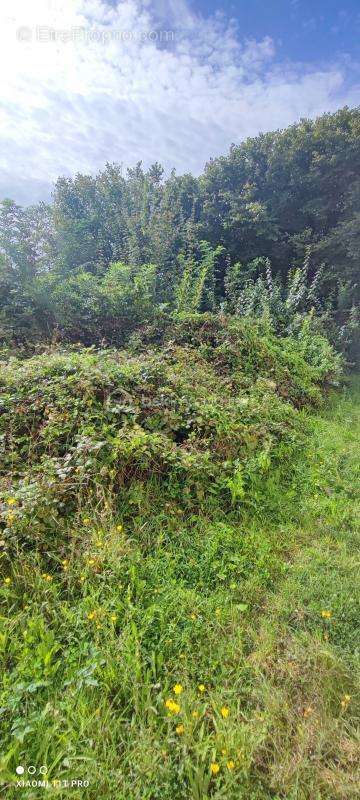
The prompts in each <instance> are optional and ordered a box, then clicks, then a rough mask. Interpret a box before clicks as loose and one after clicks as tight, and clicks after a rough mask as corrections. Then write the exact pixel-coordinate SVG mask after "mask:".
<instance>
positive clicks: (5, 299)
mask: <svg viewBox="0 0 360 800" xmlns="http://www.w3.org/2000/svg"><path fill="white" fill-rule="evenodd" d="M359 231H360V111H359V109H348V108H344V109H342V110H340V111H338V112H337V113H335V114H326V115H324V116H322V117H320V118H319V119H317V120H316V121H315V122H312V121H309V120H303V121H301V122H300V123H298V124H296V125H293V126H291V127H289V128H288V129H286V130H284V131H280V132H275V133H267V134H263V135H260V136H258V137H256V138H254V139H248V140H246V141H245V142H243V143H241V144H240V145H233V146H232V147H231V149H230V152H229V154H228V155H226V156H223V157H220V158H216V159H214V160H212V161H211V162H210V163H209V164H207V166H206V168H205V171H204V173H203V174H202V175H201V176H200V177H199V178H195V177H193V176H192V175H190V174H185V175H181V176H177V175H176V174H175V173H172V174H171V175H170V176H168V177H164V172H163V169H162V167H161V166H160V165H159V164H154V165H153V166H152V167H150V168H149V169H148V170H146V171H144V169H143V168H142V166H141V164H137V166H136V167H134V168H131V169H128V170H127V171H126V174H124V171H123V169H122V167H121V166H119V165H116V164H107V165H106V167H105V169H104V170H103V171H101V172H100V173H99V174H98V175H96V176H90V175H81V174H78V175H76V176H75V177H74V178H66V177H61V178H59V179H58V181H57V183H56V185H55V188H54V193H53V202H52V203H51V204H50V205H49V204H46V203H40V204H38V205H36V206H31V207H28V208H21V207H19V206H18V205H16V203H14V202H13V201H11V200H8V199H6V200H4V201H3V202H2V205H1V217H0V248H1V251H0V252H1V277H0V309H1V311H0V313H1V317H0V319H1V337H2V339H3V341H4V342H7V343H11V342H12V343H15V344H16V345H17V346H19V345H20V344H22V343H27V345H29V343H31V342H32V343H34V342H36V341H39V340H40V341H41V340H47V341H48V340H49V339H51V338H53V337H55V338H56V339H60V340H64V341H74V342H77V341H80V342H83V343H86V344H92V343H95V342H97V343H99V342H100V341H102V342H105V343H108V344H117V345H118V344H121V343H124V341H125V340H126V339H127V338H128V337H129V335H130V334H131V333H132V332H133V331H134V330H136V329H137V328H139V327H140V326H141V325H143V324H144V323H146V322H149V321H151V320H152V319H154V317H156V316H159V314H160V315H161V314H168V313H172V312H173V311H180V312H196V311H220V310H221V311H223V312H229V313H231V314H235V315H238V316H249V315H250V316H258V317H264V316H267V318H268V319H269V322H270V323H271V324H272V325H273V326H274V329H275V330H276V331H278V332H279V333H281V332H294V331H295V330H296V329H297V328H298V327H299V324H300V323H301V320H302V318H303V317H304V315H306V314H307V313H309V312H311V313H312V314H313V316H314V317H316V318H317V319H318V321H319V322H320V321H321V323H322V324H323V326H325V329H326V331H327V334H328V336H330V338H331V340H332V341H333V342H334V344H335V345H336V346H337V345H339V346H340V347H341V348H342V349H346V348H348V349H349V348H350V350H351V342H353V341H354V338H355V335H356V332H357V331H358V316H357V311H356V306H357V303H358V300H359V291H360V290H359V282H358V278H359V262H358V258H359V246H360V238H359V237H360V233H359ZM350 357H351V358H354V353H353V352H351V356H350Z"/></svg>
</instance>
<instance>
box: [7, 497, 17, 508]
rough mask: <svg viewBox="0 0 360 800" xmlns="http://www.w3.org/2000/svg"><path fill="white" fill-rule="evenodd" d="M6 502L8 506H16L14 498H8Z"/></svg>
mask: <svg viewBox="0 0 360 800" xmlns="http://www.w3.org/2000/svg"><path fill="white" fill-rule="evenodd" d="M6 502H7V504H8V506H14V505H15V504H16V497H8V499H7V501H6Z"/></svg>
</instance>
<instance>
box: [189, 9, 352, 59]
mask: <svg viewBox="0 0 360 800" xmlns="http://www.w3.org/2000/svg"><path fill="white" fill-rule="evenodd" d="M191 7H192V8H193V10H194V11H196V12H198V13H200V14H202V15H204V16H205V17H206V16H211V15H214V14H216V13H217V12H218V13H224V14H225V15H227V17H228V18H230V17H232V18H234V19H235V20H236V22H237V24H238V34H239V36H244V37H250V38H251V37H254V38H260V39H261V38H263V37H264V36H270V37H272V38H273V39H274V41H275V42H276V43H277V45H278V48H279V50H278V57H279V58H280V57H282V58H288V59H290V60H292V61H296V60H299V61H308V62H320V61H321V60H324V61H326V60H331V59H333V58H334V55H336V54H338V55H339V56H341V55H342V54H343V53H348V54H349V55H350V56H351V55H352V56H353V57H355V58H358V57H359V51H360V47H359V36H360V4H359V3H358V2H357V0H345V1H344V2H341V0H340V1H339V0H327V1H326V0H313V2H311V0H268V2H264V0H248V2H245V1H244V0H239V2H235V3H234V2H231V0H223V1H222V2H221V1H220V0H219V2H217V0H192V2H191Z"/></svg>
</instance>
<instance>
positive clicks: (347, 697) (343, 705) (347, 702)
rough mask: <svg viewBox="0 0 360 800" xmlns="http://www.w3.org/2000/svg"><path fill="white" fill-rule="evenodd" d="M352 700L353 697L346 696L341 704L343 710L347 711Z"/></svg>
mask: <svg viewBox="0 0 360 800" xmlns="http://www.w3.org/2000/svg"><path fill="white" fill-rule="evenodd" d="M350 700H351V695H350V694H344V697H343V698H342V700H341V703H340V705H341V708H343V709H345V710H346V709H347V707H348V705H349V703H350Z"/></svg>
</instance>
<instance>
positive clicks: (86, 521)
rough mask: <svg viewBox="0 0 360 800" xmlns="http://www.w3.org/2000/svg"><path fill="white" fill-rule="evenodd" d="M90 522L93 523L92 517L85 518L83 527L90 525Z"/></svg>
mask: <svg viewBox="0 0 360 800" xmlns="http://www.w3.org/2000/svg"><path fill="white" fill-rule="evenodd" d="M90 522H91V519H90V517H84V519H83V525H90Z"/></svg>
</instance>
